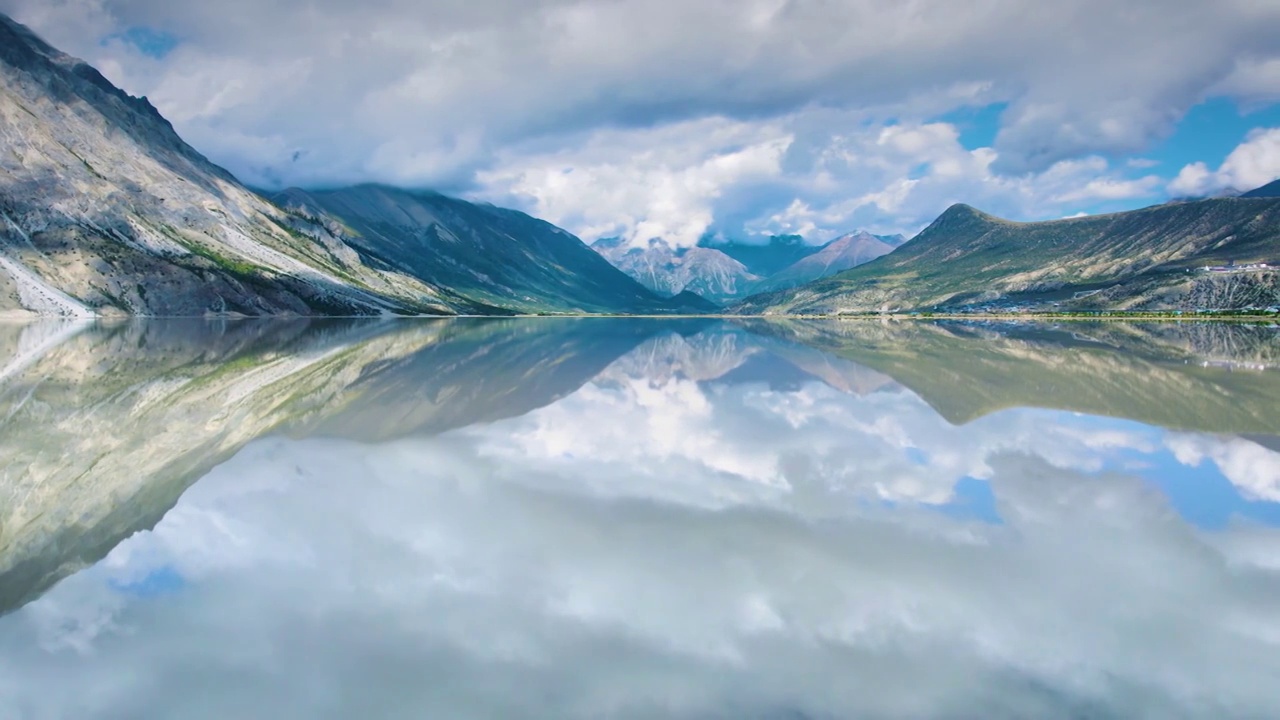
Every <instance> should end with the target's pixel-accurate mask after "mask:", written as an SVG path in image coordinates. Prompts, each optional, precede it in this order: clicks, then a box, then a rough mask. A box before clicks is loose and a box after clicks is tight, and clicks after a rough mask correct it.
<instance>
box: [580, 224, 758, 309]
mask: <svg viewBox="0 0 1280 720" xmlns="http://www.w3.org/2000/svg"><path fill="white" fill-rule="evenodd" d="M592 248H593V249H594V250H595V251H596V252H598V253H599V254H600V255H601V256H603V257H604V258H605V259H606V260H608V261H609V262H610V263H612V264H613V265H614V266H615V267H617V268H618V269H620V270H621V271H622V272H624V273H626V274H627V275H629V276H631V277H632V278H635V280H636V281H638V282H639V283H640V284H642V285H644V286H645V287H647V288H649V289H650V290H652V291H654V292H656V293H658V294H659V295H664V296H671V295H676V294H678V293H681V292H689V293H695V294H697V295H699V296H701V297H703V298H706V299H707V300H709V301H711V302H713V303H723V302H727V301H731V300H734V299H737V298H742V297H746V296H747V295H749V294H751V293H752V292H753V288H754V287H755V286H756V283H758V282H759V281H760V278H759V277H757V276H756V275H753V274H751V272H750V271H748V270H747V268H746V266H744V265H743V264H742V263H740V262H738V261H737V260H735V259H733V258H731V257H729V256H728V255H726V254H725V253H723V252H721V251H719V250H717V249H715V248H707V247H691V248H674V247H672V246H671V245H669V244H668V243H667V242H665V241H663V240H660V239H654V240H650V241H649V246H648V247H644V248H638V247H631V246H629V245H627V244H626V243H625V241H623V240H622V239H621V238H603V239H601V240H597V241H596V243H595V244H594V245H592Z"/></svg>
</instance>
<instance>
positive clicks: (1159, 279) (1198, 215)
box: [734, 198, 1280, 314]
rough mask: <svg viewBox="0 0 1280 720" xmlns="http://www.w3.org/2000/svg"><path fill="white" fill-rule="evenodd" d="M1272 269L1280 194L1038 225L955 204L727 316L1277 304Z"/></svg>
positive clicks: (1277, 274)
mask: <svg viewBox="0 0 1280 720" xmlns="http://www.w3.org/2000/svg"><path fill="white" fill-rule="evenodd" d="M1263 264H1265V265H1269V266H1270V267H1262V266H1261V265H1263ZM1277 264H1280V199H1278V198H1253V199H1250V198H1217V199H1209V200H1199V201H1192V202H1182V203H1169V204H1166V205H1158V206H1155V207H1149V208H1144V209H1141V210H1134V211H1131V212H1123V213H1114V214H1109V215H1097V216H1090V217H1082V218H1072V219H1067V220H1055V221H1051V222H1037V223H1019V222H1011V221H1008V220H1002V219H999V218H996V217H993V216H991V215H987V214H985V213H982V212H980V211H978V210H975V209H974V208H972V207H969V206H967V205H955V206H953V207H951V208H949V209H948V210H947V211H946V212H944V213H943V214H942V215H941V216H940V217H939V218H938V219H937V220H935V221H934V222H933V224H932V225H930V226H929V227H928V228H926V229H925V230H924V231H923V232H921V233H920V234H919V235H917V236H916V237H915V238H913V239H912V240H910V241H909V242H907V243H906V244H904V245H902V246H901V247H900V248H898V249H897V250H895V251H894V252H893V253H891V254H889V255H886V256H884V257H882V258H880V259H878V260H875V261H873V262H871V263H868V264H866V265H863V266H861V267H858V268H855V269H853V270H850V271H847V272H844V273H841V274H839V275H837V276H834V277H831V278H827V279H824V280H820V281H817V282H814V283H811V284H808V285H804V286H801V287H799V288H796V289H793V290H787V291H782V292H777V293H769V294H762V295H758V296H755V297H752V298H748V299H747V300H746V301H744V302H743V303H741V304H740V305H739V306H737V307H735V308H734V311H735V312H740V313H747V314H756V313H765V314H785V313H800V314H808V313H813V314H846V313H867V312H899V311H910V310H937V311H984V310H1027V309H1034V310H1133V311H1148V310H1152V311H1154V310H1159V311H1175V310H1180V311H1194V310H1203V309H1236V308H1246V307H1270V306H1275V305H1278V304H1280V270H1278V269H1277V268H1276V267H1275V266H1276V265H1277Z"/></svg>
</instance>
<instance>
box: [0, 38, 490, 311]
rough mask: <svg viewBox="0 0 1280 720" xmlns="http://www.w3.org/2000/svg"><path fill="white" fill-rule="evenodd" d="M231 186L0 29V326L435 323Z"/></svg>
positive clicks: (458, 306) (170, 135) (134, 101)
mask: <svg viewBox="0 0 1280 720" xmlns="http://www.w3.org/2000/svg"><path fill="white" fill-rule="evenodd" d="M475 309H476V308H475V307H474V304H473V303H470V302H468V301H467V300H465V299H463V298H459V297H456V296H454V295H453V294H452V293H450V292H448V291H447V290H440V289H439V288H435V287H432V286H430V285H428V284H426V283H423V282H421V281H420V280H417V279H415V278H413V277H410V276H409V275H407V274H404V273H402V272H395V271H385V270H378V269H374V268H371V267H369V266H368V265H366V264H365V263H363V262H362V261H361V259H360V257H359V255H358V254H357V253H356V251H355V250H353V249H352V248H351V247H349V246H347V245H346V244H345V243H343V242H342V241H341V240H340V239H338V238H336V237H334V236H333V235H332V234H331V233H328V232H327V231H326V230H325V229H324V228H323V227H320V226H317V225H315V224H314V223H311V222H308V221H307V220H306V219H304V218H300V217H296V216H291V215H289V214H288V213H286V212H284V211H282V210H281V209H279V208H277V207H275V206H273V205H271V204H270V203H267V202H265V201H263V200H262V199H260V198H259V197H257V196H256V195H255V194H253V193H252V192H250V191H249V190H248V189H246V188H244V187H243V186H242V185H240V184H239V183H238V182H237V181H236V180H235V178H233V177H231V175H229V174H228V173H227V172H226V171H224V170H222V169H221V168H219V167H217V166H215V165H213V164H212V163H210V162H209V161H208V160H206V159H205V158H204V157H203V156H201V155H200V154H199V153H197V152H196V151H195V150H193V149H192V148H191V147H190V146H188V145H187V144H186V143H184V142H183V141H182V139H181V138H179V137H178V135H177V134H176V133H175V132H174V130H173V127H172V126H171V125H170V124H169V123H168V122H167V121H166V120H165V119H164V118H162V117H161V116H160V114H159V113H158V112H156V110H155V108H153V107H152V106H151V104H150V103H149V102H147V101H146V99H145V98H134V97H131V96H129V95H127V94H125V93H124V92H122V91H121V90H119V89H118V88H116V87H114V86H113V85H111V83H109V82H108V81H107V80H106V79H105V78H104V77H103V76H102V75H101V74H99V73H98V71H96V70H94V69H93V68H92V67H90V66H88V65H86V64H85V63H83V62H81V61H79V60H77V59H75V58H72V57H70V56H68V55H65V54H63V53H61V52H59V51H57V50H55V49H54V48H52V47H50V46H49V45H48V44H46V43H45V42H43V41H42V40H40V39H39V38H37V37H36V36H35V35H34V34H32V33H31V32H30V31H28V30H27V29H26V28H25V27H23V26H21V25H19V24H17V23H15V22H13V21H12V20H10V19H8V18H6V17H3V16H0V313H3V314H6V315H15V314H17V315H30V314H40V315H64V316H93V315H123V314H148V315H202V314H206V313H244V314H250V315H260V314H281V313H295V314H366V315H367V314H381V313H386V312H398V313H434V314H448V313H454V312H458V311H473V310H475Z"/></svg>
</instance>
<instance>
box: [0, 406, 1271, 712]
mask: <svg viewBox="0 0 1280 720" xmlns="http://www.w3.org/2000/svg"><path fill="white" fill-rule="evenodd" d="M681 402H683V401H681ZM684 404H685V405H686V406H688V403H684ZM690 407H693V409H694V410H695V411H696V412H701V411H700V410H698V409H697V408H696V407H694V406H690ZM816 410H818V411H819V412H820V411H821V408H816ZM597 424H602V423H600V422H599V420H598V419H597ZM503 430H505V428H499V427H495V428H494V429H493V431H492V432H490V433H487V434H486V433H484V432H483V431H482V430H476V431H474V432H469V433H465V434H463V435H462V436H447V437H441V438H438V439H418V440H411V441H405V442H399V443H394V444H390V445H380V446H363V445H358V444H352V443H346V442H341V441H334V440H324V441H319V440H313V441H300V442H298V441H288V440H284V439H276V440H268V441H263V442H258V443H255V444H254V445H252V446H250V447H249V448H247V449H246V450H245V451H243V452H242V453H241V454H240V455H238V456H237V457H236V458H235V459H233V460H232V461H231V462H229V463H228V464H226V465H224V466H222V467H220V468H218V469H216V470H215V471H214V472H213V473H211V474H210V476H209V477H207V478H205V479H204V480H203V481H202V482H201V483H200V484H199V485H197V486H196V487H194V488H193V489H192V490H191V491H189V492H188V493H187V494H186V495H185V496H184V497H183V498H182V500H181V501H180V503H179V505H178V507H177V508H175V509H174V510H173V511H172V512H171V513H170V514H169V515H168V516H166V518H165V519H164V520H163V521H162V522H161V523H160V524H159V525H158V526H157V527H156V528H155V529H154V530H152V531H145V532H142V533H139V534H138V535H136V536H135V537H133V538H131V539H130V540H128V541H126V542H125V543H124V544H122V545H121V546H120V547H118V548H117V549H116V550H115V551H113V552H112V554H111V556H110V557H109V559H108V561H107V562H106V563H104V564H102V565H100V566H97V567H95V568H93V569H91V570H89V571H87V572H84V573H81V574H78V575H76V576H73V577H72V578H70V579H68V580H67V581H65V582H64V583H62V584H60V585H59V586H58V587H56V588H55V589H54V590H53V591H51V592H50V593H49V594H48V595H46V596H45V597H44V598H42V599H41V600H39V601H37V602H36V603H33V604H32V605H31V606H28V608H27V609H25V610H23V611H21V612H19V613H18V614H16V615H13V616H10V617H8V618H5V620H4V623H3V624H0V642H2V643H4V647H5V652H4V653H2V654H0V670H2V671H3V672H0V702H3V703H4V706H5V707H8V708H15V709H17V710H18V711H19V712H21V713H24V714H29V715H33V716H71V715H74V716H103V715H113V716H134V715H137V714H138V713H139V712H145V713H147V714H153V715H155V714H158V715H169V714H174V713H176V712H178V711H179V710H180V709H181V708H184V707H190V706H191V703H193V702H198V703H199V705H200V708H201V710H202V711H203V712H206V713H210V714H213V715H225V714H228V713H232V712H234V709H235V708H236V707H241V708H242V707H245V706H252V707H254V708H255V712H260V713H267V714H270V715H271V716H273V717H280V718H293V717H298V718H301V717H352V716H362V717H367V716H375V715H376V716H381V715H388V714H403V713H405V712H408V713H409V714H419V713H424V712H425V713H430V714H433V715H439V716H447V717H492V716H509V715H511V714H513V713H516V714H519V713H521V712H522V713H525V714H528V713H533V714H537V715H541V716H547V717H552V716H554V717H565V718H576V717H599V716H601V715H609V716H612V717H652V716H655V715H660V716H663V717H676V718H681V717H690V718H691V717H708V716H730V717H743V716H751V715H754V716H762V717H830V716H837V717H851V716H928V717H939V716H942V717H945V716H947V713H948V712H949V711H951V710H953V709H954V708H957V707H963V708H965V709H966V711H967V712H973V713H977V714H980V715H982V716H983V717H1024V716H1028V715H1034V716H1040V717H1054V716H1060V715H1064V714H1068V713H1070V712H1074V711H1076V710H1078V709H1079V708H1089V709H1090V710H1091V711H1092V712H1095V713H1098V714H1104V715H1116V716H1129V715H1133V714H1140V713H1141V712H1153V711H1154V712H1158V713H1159V714H1162V715H1166V714H1185V715H1189V716H1204V717H1217V716H1221V715H1223V714H1225V715H1230V716H1237V715H1239V716H1250V715H1265V714H1267V712H1268V711H1269V710H1270V708H1271V707H1273V703H1274V692H1273V686H1274V684H1273V682H1272V678H1273V676H1274V674H1275V673H1276V672H1277V671H1278V670H1280V667H1277V665H1276V663H1277V660H1276V658H1277V657H1278V656H1277V653H1276V652H1275V649H1276V647H1275V646H1276V643H1277V642H1280V616H1277V614H1276V613H1275V611H1274V609H1273V608H1274V603H1272V602H1270V599H1271V595H1270V594H1269V587H1270V584H1271V583H1272V581H1273V580H1274V577H1273V575H1272V574H1270V573H1271V571H1268V570H1266V569H1264V568H1258V567H1250V566H1244V567H1240V566H1235V565H1233V560H1234V558H1232V557H1230V556H1225V555H1223V554H1222V553H1223V552H1224V550H1223V548H1227V549H1231V548H1234V547H1239V551H1241V552H1244V551H1246V550H1248V546H1246V545H1241V544H1239V543H1237V544H1235V545H1233V544H1232V543H1231V542H1230V540H1233V539H1234V536H1231V534H1230V533H1229V532H1228V533H1227V535H1228V536H1229V537H1228V540H1226V541H1219V540H1217V539H1211V538H1205V537H1202V536H1200V535H1198V534H1196V533H1194V532H1192V531H1190V530H1189V529H1188V528H1187V527H1186V526H1185V525H1184V524H1183V523H1182V522H1181V521H1180V520H1178V519H1177V518H1176V517H1174V516H1171V515H1170V514H1169V513H1167V512H1166V510H1165V508H1164V507H1163V506H1162V505H1161V503H1160V501H1159V496H1158V495H1155V494H1152V493H1150V492H1147V491H1146V490H1145V489H1144V488H1143V486H1142V484H1141V483H1140V482H1138V481H1136V480H1135V479H1134V478H1129V477H1124V476H1119V475H1101V476H1089V475H1082V474H1080V473H1077V472H1071V471H1065V470H1056V469H1053V468H1052V467H1050V466H1048V465H1046V464H1045V463H1044V462H1043V461H1039V460H1036V459H1034V458H1030V457H1027V456H1023V455H999V456H995V457H993V458H992V462H991V465H990V469H989V478H990V482H991V484H992V486H993V488H994V492H995V495H996V498H997V503H998V505H999V508H1000V510H1001V514H1002V517H1004V518H1005V519H1006V522H1007V523H1008V524H1007V525H1006V526H1003V527H996V526H980V525H976V524H973V523H966V522H963V521H957V520H955V519H953V518H951V517H948V516H946V515H943V514H941V513H928V512H924V513H922V512H918V511H913V510H911V509H910V508H909V507H897V508H890V507H883V506H877V505H875V504H867V503H863V502H859V501H858V499H857V498H856V497H852V496H841V495H840V494H839V493H827V494H825V495H824V496H823V497H822V498H821V500H822V502H816V500H817V498H815V502H812V503H810V504H808V505H805V504H800V503H796V502H795V501H794V499H793V498H792V496H791V495H789V494H780V493H773V494H766V493H760V494H757V495H755V496H753V497H741V498H740V499H739V501H738V502H736V503H734V504H732V505H728V506H725V505H721V506H719V507H713V508H708V507H706V506H704V505H702V504H700V503H697V502H694V503H690V502H688V501H687V499H696V496H693V495H691V496H685V497H683V498H682V497H680V496H677V495H672V494H671V493H669V492H666V491H664V489H663V486H662V484H661V478H660V477H658V476H648V477H646V476H638V475H636V474H634V473H631V472H625V471H624V472H622V473H621V474H617V475H610V474H599V473H597V472H595V470H596V469H597V468H595V467H594V466H592V465H590V464H583V465H579V466H577V469H578V472H575V473H572V474H565V473H564V472H563V470H564V468H563V467H561V468H549V467H547V466H544V465H541V464H539V463H538V462H536V460H537V459H535V462H534V463H533V464H532V465H530V464H528V463H525V462H523V461H521V462H513V461H512V458H511V457H498V456H495V455H493V454H492V453H491V452H486V451H482V450H481V449H480V448H479V447H477V446H476V445H474V444H473V443H474V442H475V441H482V442H484V443H485V444H486V445H489V446H492V445H496V444H498V443H501V442H502V439H501V438H502V431H503ZM797 434H803V430H802V432H800V433H797ZM888 435H890V436H891V435H893V433H892V432H890V433H888ZM482 438H483V440H482ZM490 449H492V448H490ZM609 467H611V468H614V469H623V468H622V463H618V464H612V465H610V466H609ZM686 469H687V470H688V471H689V472H690V474H689V475H688V476H686V477H684V478H669V480H670V481H672V482H677V483H679V482H683V483H684V484H685V485H687V487H688V488H690V489H691V490H696V489H697V488H698V487H699V486H700V485H701V484H703V483H711V484H712V485H715V484H717V482H718V479H717V478H716V477H715V475H714V474H708V473H706V472H700V471H697V470H696V468H694V467H689V468H686ZM357 479H358V482H357V481H356V480H357ZM1247 539H1248V540H1249V542H1251V543H1252V544H1253V545H1254V547H1255V548H1256V547H1257V543H1258V542H1259V541H1263V542H1269V543H1270V544H1271V547H1273V548H1274V542H1275V537H1274V533H1272V534H1271V536H1270V537H1269V538H1260V537H1257V536H1256V535H1255V536H1252V537H1250V538H1247ZM157 574H163V575H165V576H168V577H177V578H181V581H180V582H179V583H178V585H179V587H177V589H175V590H172V591H170V592H168V593H166V594H165V595H163V596H161V597H153V596H146V595H145V594H139V593H131V592H122V590H121V588H122V587H131V586H136V584H137V583H139V582H142V581H144V580H145V578H148V577H154V576H156V575H157ZM15 639H18V642H15ZM28 639H30V640H34V641H38V642H31V643H29V644H28V643H27V642H25V641H26V640H28ZM68 688H74V689H75V690H76V692H65V690H66V689H68ZM655 703H656V704H655Z"/></svg>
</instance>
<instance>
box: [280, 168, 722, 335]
mask: <svg viewBox="0 0 1280 720" xmlns="http://www.w3.org/2000/svg"><path fill="white" fill-rule="evenodd" d="M271 199H272V200H273V201H274V202H275V203H276V204H278V205H280V206H282V207H284V208H287V209H288V210H290V211H291V212H294V213H296V214H298V215H301V216H304V217H308V218H311V219H312V220H313V221H314V222H315V223H316V224H319V225H322V226H324V227H326V228H328V229H329V230H330V231H331V232H332V233H333V234H335V235H337V236H339V237H341V238H342V239H343V240H344V241H345V242H347V243H348V244H349V245H350V246H351V247H353V248H355V249H356V251H357V252H358V253H359V254H360V256H361V258H362V259H363V260H364V261H365V262H366V263H367V264H369V265H371V266H373V267H377V268H381V269H384V270H387V271H393V272H401V273H405V274H408V275H412V276H413V277H416V278H419V279H421V280H424V281H426V282H427V283H429V284H431V285H434V286H436V287H447V288H449V289H450V290H451V291H453V292H455V293H457V294H459V295H461V296H463V297H466V298H468V299H470V300H472V301H474V302H476V303H478V304H482V305H489V306H495V307H501V308H509V309H514V310H517V311H520V312H606V313H617V312H622V313H663V312H670V311H682V312H699V311H703V310H707V309H710V306H709V305H706V304H704V303H699V302H697V301H696V299H692V298H681V299H677V300H675V301H672V300H668V299H667V298H665V297H658V296H657V295H655V294H654V293H653V292H652V291H651V290H648V289H646V288H645V287H643V286H642V285H641V284H640V283H637V282H636V281H634V280H632V279H631V278H629V277H627V276H626V275H625V274H623V273H622V272H620V271H619V270H618V269H616V268H614V267H613V266H612V265H610V264H609V263H608V262H607V261H605V260H604V259H603V258H601V257H600V255H598V254H597V253H595V252H592V250H591V248H589V247H587V245H586V244H584V243H583V242H582V241H581V240H579V239H578V238H577V237H574V236H573V235H571V234H570V233H568V232H566V231H564V230H562V229H560V228H558V227H556V226H554V225H552V224H550V223H547V222H544V221H542V220H538V219H535V218H532V217H530V216H528V215H526V214H524V213H522V212H518V211H516V210H508V209H504V208H498V207H494V206H492V205H478V204H474V203H469V202H466V201H464V200H459V199H456V198H450V197H445V196H443V195H439V194H436V193H429V192H410V191H406V190H399V189H395V188H390V187H383V186H378V185H361V186H357V187H351V188H344V189H339V190H324V191H305V190H299V189H296V188H294V189H290V190H286V191H284V192H282V193H278V194H275V195H273V196H271ZM682 289H683V288H676V289H675V290H674V291H673V292H670V293H663V294H664V295H676V294H678V292H679V291H680V290H682Z"/></svg>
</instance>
